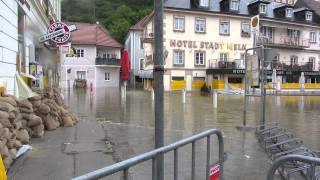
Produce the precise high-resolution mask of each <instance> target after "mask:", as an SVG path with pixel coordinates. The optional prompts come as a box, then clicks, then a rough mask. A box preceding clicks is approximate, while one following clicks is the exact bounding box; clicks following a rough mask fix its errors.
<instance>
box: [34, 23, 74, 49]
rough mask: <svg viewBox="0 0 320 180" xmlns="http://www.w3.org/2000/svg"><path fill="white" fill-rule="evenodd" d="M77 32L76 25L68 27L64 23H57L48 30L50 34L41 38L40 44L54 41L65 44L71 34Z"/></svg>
mask: <svg viewBox="0 0 320 180" xmlns="http://www.w3.org/2000/svg"><path fill="white" fill-rule="evenodd" d="M75 30H77V28H76V26H75V25H70V26H68V25H66V24H65V23H62V22H55V23H53V24H51V25H50V26H49V28H48V33H47V34H44V35H43V36H41V37H40V38H39V41H40V42H45V41H48V40H52V41H53V42H55V43H57V44H64V43H66V42H68V41H69V39H70V37H71V32H72V31H75Z"/></svg>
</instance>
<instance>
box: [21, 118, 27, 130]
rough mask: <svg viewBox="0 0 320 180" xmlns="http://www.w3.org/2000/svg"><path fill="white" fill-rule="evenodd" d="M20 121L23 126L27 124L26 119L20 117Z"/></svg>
mask: <svg viewBox="0 0 320 180" xmlns="http://www.w3.org/2000/svg"><path fill="white" fill-rule="evenodd" d="M20 122H21V124H22V127H23V128H25V127H27V125H28V121H27V120H25V119H22V120H20Z"/></svg>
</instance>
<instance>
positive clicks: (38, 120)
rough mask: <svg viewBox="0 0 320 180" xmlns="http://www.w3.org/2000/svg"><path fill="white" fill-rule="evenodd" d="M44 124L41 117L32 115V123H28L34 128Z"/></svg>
mask: <svg viewBox="0 0 320 180" xmlns="http://www.w3.org/2000/svg"><path fill="white" fill-rule="evenodd" d="M40 124H42V120H41V118H40V117H39V116H36V115H32V118H31V120H30V121H28V126H29V127H33V126H38V125H40Z"/></svg>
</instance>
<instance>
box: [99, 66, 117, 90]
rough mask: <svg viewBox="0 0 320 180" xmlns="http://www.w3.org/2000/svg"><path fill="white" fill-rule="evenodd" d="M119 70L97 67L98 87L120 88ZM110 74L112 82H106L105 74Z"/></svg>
mask: <svg viewBox="0 0 320 180" xmlns="http://www.w3.org/2000/svg"><path fill="white" fill-rule="evenodd" d="M119 71H120V69H119V68H112V67H97V68H96V87H97V88H99V87H119V78H120V77H119ZM106 72H108V73H110V80H109V81H106V80H105V73H106Z"/></svg>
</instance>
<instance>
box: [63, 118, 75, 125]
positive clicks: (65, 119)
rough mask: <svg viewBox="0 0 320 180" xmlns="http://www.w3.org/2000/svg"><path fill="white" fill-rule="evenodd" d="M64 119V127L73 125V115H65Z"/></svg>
mask: <svg viewBox="0 0 320 180" xmlns="http://www.w3.org/2000/svg"><path fill="white" fill-rule="evenodd" d="M62 120H63V126H64V127H71V126H73V121H72V118H71V116H63V118H62Z"/></svg>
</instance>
